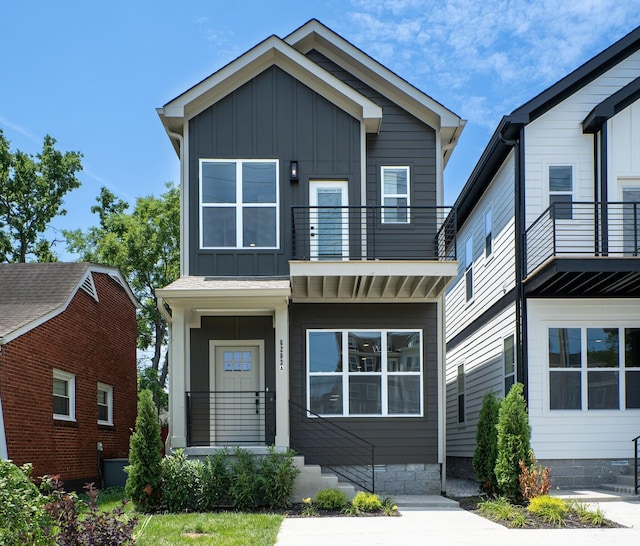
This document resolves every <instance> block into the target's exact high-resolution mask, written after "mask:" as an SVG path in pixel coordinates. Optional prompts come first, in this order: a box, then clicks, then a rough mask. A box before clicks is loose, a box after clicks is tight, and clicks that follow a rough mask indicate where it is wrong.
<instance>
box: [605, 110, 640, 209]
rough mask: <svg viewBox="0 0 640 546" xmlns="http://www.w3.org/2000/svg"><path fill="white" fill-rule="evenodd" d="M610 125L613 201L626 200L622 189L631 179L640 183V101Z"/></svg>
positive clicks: (616, 117) (615, 118) (614, 119)
mask: <svg viewBox="0 0 640 546" xmlns="http://www.w3.org/2000/svg"><path fill="white" fill-rule="evenodd" d="M607 123H608V137H607V138H608V147H607V167H608V169H607V171H608V192H609V201H622V189H621V188H622V187H623V186H624V185H625V184H628V183H629V181H630V180H633V181H635V182H634V183H640V152H639V150H640V101H636V102H635V103H633V104H631V105H629V106H627V107H626V108H624V109H623V110H621V111H620V112H618V113H617V114H616V115H615V116H613V117H612V118H611V119H610V120H608V122H607ZM639 187H640V186H639Z"/></svg>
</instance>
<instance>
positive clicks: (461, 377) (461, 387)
mask: <svg viewBox="0 0 640 546" xmlns="http://www.w3.org/2000/svg"><path fill="white" fill-rule="evenodd" d="M457 379H458V381H457V383H458V423H464V422H465V415H466V406H465V400H464V392H465V379H466V378H465V373H464V364H460V365H458V378H457Z"/></svg>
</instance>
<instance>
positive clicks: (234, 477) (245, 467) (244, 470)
mask: <svg viewBox="0 0 640 546" xmlns="http://www.w3.org/2000/svg"><path fill="white" fill-rule="evenodd" d="M229 492H230V493H231V500H232V502H233V505H234V506H235V507H236V508H237V509H239V510H253V509H254V508H256V506H258V499H259V492H260V481H259V480H258V466H257V463H256V460H255V457H254V456H253V455H252V454H251V453H249V452H248V451H245V450H243V449H240V448H238V449H236V450H235V452H234V457H233V461H232V462H231V487H230V490H229Z"/></svg>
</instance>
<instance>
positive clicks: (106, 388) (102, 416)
mask: <svg viewBox="0 0 640 546" xmlns="http://www.w3.org/2000/svg"><path fill="white" fill-rule="evenodd" d="M98 424H100V425H113V387H112V386H111V385H106V384H104V383H98Z"/></svg>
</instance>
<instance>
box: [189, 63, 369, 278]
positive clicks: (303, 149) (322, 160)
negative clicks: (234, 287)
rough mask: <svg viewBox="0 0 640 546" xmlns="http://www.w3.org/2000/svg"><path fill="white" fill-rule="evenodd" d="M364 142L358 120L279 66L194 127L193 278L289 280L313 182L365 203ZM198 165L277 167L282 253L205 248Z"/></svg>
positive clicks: (219, 104)
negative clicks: (294, 218)
mask: <svg viewBox="0 0 640 546" xmlns="http://www.w3.org/2000/svg"><path fill="white" fill-rule="evenodd" d="M360 143H361V136H360V123H359V122H358V120H356V119H354V118H353V117H351V116H350V115H349V114H347V113H346V112H344V111H343V110H341V109H340V108H338V107H337V106H336V105H334V104H332V103H330V102H329V101H327V100H326V99H325V98H323V97H321V96H320V95H319V94H318V93H316V92H315V91H313V90H312V89H310V88H309V87H307V86H306V85H304V84H302V83H300V82H299V81H297V80H296V79H295V78H293V77H292V76H291V75H289V74H287V73H286V72H284V71H283V70H282V69H280V68H278V67H275V66H273V67H271V68H268V69H266V70H265V71H264V72H262V73H261V74H259V75H258V76H256V77H255V78H253V79H252V80H251V81H249V82H247V83H246V84H244V85H242V86H241V87H239V88H238V89H236V90H235V91H233V92H232V93H230V94H229V95H228V96H226V97H225V98H223V99H222V100H220V101H218V102H217V103H216V104H214V105H212V106H210V107H209V108H207V109H206V110H204V111H203V112H201V113H200V114H198V115H197V116H195V117H194V118H192V119H191V120H189V158H188V161H189V208H190V213H189V217H190V225H189V245H190V248H189V253H190V254H189V275H216V276H242V275H264V276H273V275H288V273H289V265H288V261H289V259H290V258H291V248H292V241H291V232H292V230H291V206H292V205H308V203H309V186H308V180H309V177H311V178H314V179H319V180H323V179H329V180H332V179H335V180H347V181H348V182H349V203H350V204H352V205H357V204H359V202H360V170H361V169H360ZM200 159H277V160H279V168H280V172H279V175H280V179H279V181H278V182H279V193H280V195H279V199H280V200H279V213H280V218H279V221H280V240H279V249H276V250H273V249H264V250H260V249H257V250H252V249H239V250H238V249H228V250H227V249H217V250H208V249H207V250H205V249H200V248H199V244H200V241H199V225H198V218H199V198H198V189H199V179H198V178H199V160H200ZM292 160H296V161H298V167H299V172H300V176H301V178H300V181H299V182H298V183H295V184H292V183H291V182H290V180H289V162H290V161H292Z"/></svg>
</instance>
